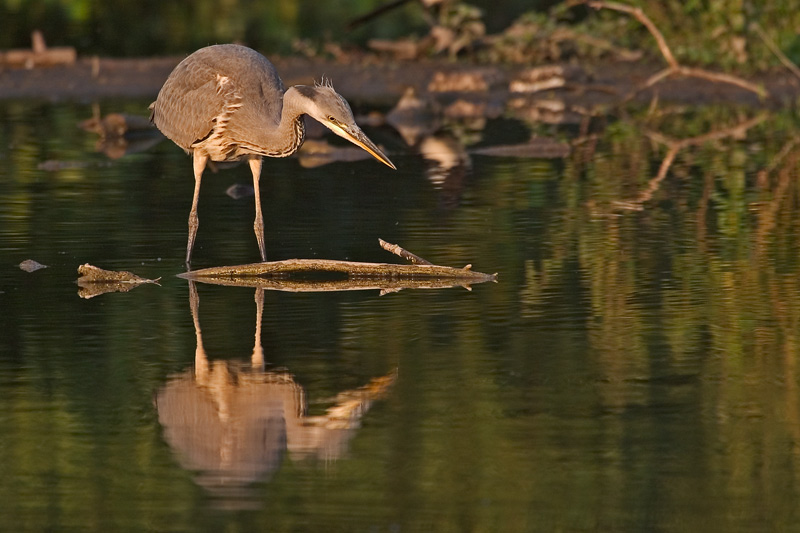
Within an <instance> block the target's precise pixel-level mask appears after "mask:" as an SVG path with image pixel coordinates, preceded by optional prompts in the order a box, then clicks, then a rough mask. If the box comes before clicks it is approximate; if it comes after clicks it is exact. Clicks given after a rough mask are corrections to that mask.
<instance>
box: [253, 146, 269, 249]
mask: <svg viewBox="0 0 800 533" xmlns="http://www.w3.org/2000/svg"><path fill="white" fill-rule="evenodd" d="M250 170H251V171H252V172H253V191H254V192H255V197H256V220H255V222H253V229H254V230H255V232H256V240H257V241H258V249H259V251H260V252H261V260H262V261H266V260H267V251H266V248H265V247H264V217H263V216H262V215H261V192H260V190H259V188H258V180H259V179H260V178H261V157H259V156H255V157H251V158H250Z"/></svg>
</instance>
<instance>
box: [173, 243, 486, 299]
mask: <svg viewBox="0 0 800 533" xmlns="http://www.w3.org/2000/svg"><path fill="white" fill-rule="evenodd" d="M380 242H381V246H382V247H383V248H384V249H386V250H388V251H391V252H392V253H396V254H397V255H400V256H401V257H403V258H405V259H409V260H412V261H416V263H417V264H411V265H395V264H389V263H358V262H354V261H335V260H331V259H287V260H284V261H269V262H265V263H250V264H247V265H236V266H222V267H211V268H204V269H201V270H191V271H189V272H185V273H183V274H179V277H182V278H185V279H189V280H193V281H204V282H209V283H217V284H220V285H243V286H250V287H263V288H269V289H277V290H286V291H293V292H299V291H333V290H364V289H382V290H384V291H396V290H400V289H403V288H442V287H453V286H464V287H467V286H469V285H470V284H472V283H483V282H486V281H496V280H497V274H483V273H481V272H475V271H473V270H471V268H472V265H467V266H465V267H464V268H452V267H447V266H440V265H433V264H430V263H428V262H427V261H425V260H424V259H422V258H421V257H418V256H416V255H414V254H412V253H410V252H408V251H406V250H404V249H403V248H400V247H399V246H397V245H393V244H390V243H387V242H386V241H383V240H381V241H380ZM424 263H428V264H424Z"/></svg>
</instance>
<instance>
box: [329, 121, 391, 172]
mask: <svg viewBox="0 0 800 533" xmlns="http://www.w3.org/2000/svg"><path fill="white" fill-rule="evenodd" d="M323 124H325V126H327V127H328V128H329V129H330V130H331V131H332V132H333V133H335V134H336V135H338V136H339V137H343V138H345V139H347V140H348V141H350V142H351V143H353V144H355V145H356V146H360V147H361V148H363V149H364V150H366V151H367V152H369V154H370V155H371V156H372V157H374V158H375V159H377V160H378V161H380V162H381V163H383V164H384V165H386V166H387V167H391V168H392V169H394V170H397V167H396V166H394V163H392V162H391V161H389V158H388V157H386V155H385V154H384V153H383V152H381V150H380V149H379V148H378V147H377V146H375V143H374V142H372V141H370V140H369V137H367V136H366V135H364V132H363V131H361V128H359V127H358V126H356V125H355V124H353V125H352V126H349V125H345V124H336V123H333V122H328V121H325V122H324V123H323Z"/></svg>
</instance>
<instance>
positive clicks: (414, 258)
mask: <svg viewBox="0 0 800 533" xmlns="http://www.w3.org/2000/svg"><path fill="white" fill-rule="evenodd" d="M378 243H380V245H381V248H383V249H384V250H386V251H387V252H391V253H393V254H394V255H398V256H400V257H402V258H403V259H405V260H406V261H411V262H412V263H413V264H415V265H432V264H433V263H431V262H430V261H428V260H427V259H423V258H421V257H420V256H418V255H414V254H412V253H411V252H409V251H408V250H406V249H405V248H401V247H400V246H398V245H397V244H392V243H390V242H386V241H384V240H383V239H378Z"/></svg>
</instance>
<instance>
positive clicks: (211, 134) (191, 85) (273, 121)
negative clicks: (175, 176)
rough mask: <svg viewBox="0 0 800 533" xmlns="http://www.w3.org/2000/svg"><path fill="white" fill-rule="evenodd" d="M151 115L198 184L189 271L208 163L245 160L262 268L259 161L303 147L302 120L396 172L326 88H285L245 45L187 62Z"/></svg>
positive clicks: (213, 49)
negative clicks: (186, 156) (320, 126)
mask: <svg viewBox="0 0 800 533" xmlns="http://www.w3.org/2000/svg"><path fill="white" fill-rule="evenodd" d="M150 110H151V116H150V120H151V121H152V122H153V123H155V125H156V126H157V127H158V129H159V130H161V132H162V133H163V134H164V135H166V136H167V137H168V138H169V139H171V140H172V141H173V142H175V144H177V145H178V146H180V147H181V148H183V149H184V150H185V151H186V152H187V153H189V154H191V155H192V163H193V168H194V182H195V184H194V197H193V199H192V209H191V211H190V213H189V240H188V243H187V245H186V263H187V265H188V264H189V262H190V261H191V257H192V248H193V247H194V241H195V236H196V235H197V227H198V225H199V219H198V216H197V202H198V198H199V195H200V180H201V178H202V176H203V170H204V169H205V167H206V164H207V163H208V162H209V161H237V160H240V159H247V161H248V163H249V165H250V170H251V172H252V174H253V189H254V191H255V203H256V217H255V222H254V224H253V228H254V230H255V234H256V240H257V241H258V247H259V250H260V252H261V260H262V261H266V251H265V248H264V221H263V217H262V214H261V196H260V192H259V177H260V176H261V163H262V158H263V157H286V156H289V155H291V154H293V153H295V152H296V151H297V150H298V149H299V148H300V146H301V145H302V144H303V139H304V137H305V126H304V123H303V115H309V116H311V117H312V118H314V119H315V120H317V121H319V122H320V123H322V124H323V125H325V126H326V127H328V128H329V129H330V130H331V131H333V132H334V133H335V134H337V135H339V136H340V137H343V138H345V139H347V140H348V141H350V142H352V143H353V144H355V145H357V146H360V147H361V148H363V149H364V150H366V151H367V152H369V153H370V154H371V155H372V156H373V157H375V158H376V159H377V160H378V161H380V162H381V163H384V164H385V165H388V166H389V167H391V168H393V169H394V168H396V167H395V166H394V164H392V162H391V161H389V158H388V157H386V155H384V153H383V152H381V150H380V149H379V148H378V147H377V146H375V144H374V143H373V142H372V141H370V140H369V138H367V136H366V135H365V134H364V132H362V131H361V128H359V127H358V125H357V124H356V122H355V119H354V118H353V112H352V111H351V110H350V106H349V104H348V103H347V101H346V100H345V99H344V98H342V96H341V95H339V94H338V93H337V92H336V91H334V89H333V87H332V86H331V84H330V83H329V82H323V83H320V84H315V85H295V86H293V87H289V88H288V89H286V88H285V87H284V85H283V82H282V81H281V79H280V77H279V76H278V72H277V71H276V70H275V67H274V66H273V64H272V63H270V61H269V60H268V59H267V58H266V57H264V56H263V55H261V54H259V53H258V52H256V51H255V50H252V49H250V48H247V47H245V46H240V45H235V44H220V45H214V46H208V47H206V48H201V49H200V50H198V51H196V52H194V53H193V54H191V55H189V56H188V57H186V59H184V60H183V61H181V63H180V64H179V65H178V66H177V67H175V69H174V70H173V71H172V73H171V74H170V75H169V77H168V78H167V81H166V82H165V83H164V86H163V87H162V88H161V91H160V92H159V93H158V97H157V99H156V101H155V102H153V103H152V104H151V105H150Z"/></svg>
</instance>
